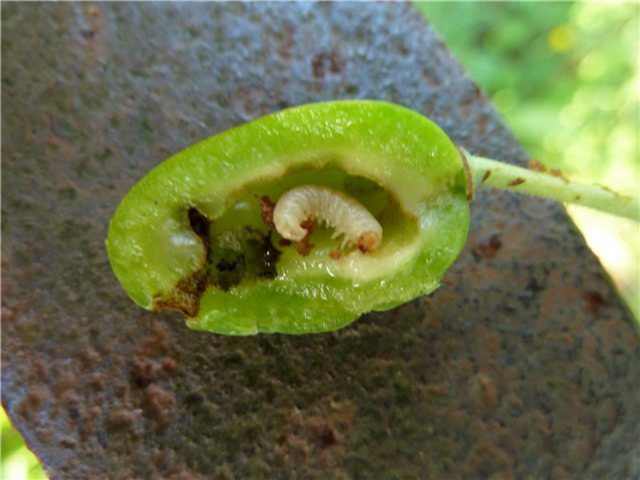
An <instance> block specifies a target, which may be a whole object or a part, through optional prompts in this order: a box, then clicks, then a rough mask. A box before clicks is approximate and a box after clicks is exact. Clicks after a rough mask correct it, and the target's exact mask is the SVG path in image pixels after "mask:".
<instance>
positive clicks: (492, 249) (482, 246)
mask: <svg viewBox="0 0 640 480" xmlns="http://www.w3.org/2000/svg"><path fill="white" fill-rule="evenodd" d="M501 248H502V242H501V241H500V237H499V236H498V235H492V236H491V238H490V239H489V241H488V242H486V243H479V244H478V245H477V246H476V247H475V248H474V249H473V252H474V255H475V256H477V257H478V258H482V259H485V260H492V259H493V258H495V256H496V254H497V253H498V252H499V251H500V249H501Z"/></svg>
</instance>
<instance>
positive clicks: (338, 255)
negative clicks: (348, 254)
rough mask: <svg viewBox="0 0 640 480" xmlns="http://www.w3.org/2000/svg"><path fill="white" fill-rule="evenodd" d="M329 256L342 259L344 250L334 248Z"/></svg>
mask: <svg viewBox="0 0 640 480" xmlns="http://www.w3.org/2000/svg"><path fill="white" fill-rule="evenodd" d="M329 256H330V257H331V258H333V259H334V260H340V259H341V258H342V252H341V251H340V250H337V249H336V250H332V251H331V253H330V254H329Z"/></svg>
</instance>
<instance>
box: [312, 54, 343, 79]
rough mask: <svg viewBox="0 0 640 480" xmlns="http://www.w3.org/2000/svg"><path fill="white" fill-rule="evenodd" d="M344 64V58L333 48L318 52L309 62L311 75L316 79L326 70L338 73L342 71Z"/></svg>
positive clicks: (323, 74)
mask: <svg viewBox="0 0 640 480" xmlns="http://www.w3.org/2000/svg"><path fill="white" fill-rule="evenodd" d="M344 66H345V62H344V60H343V59H342V57H341V56H340V54H339V53H338V52H337V51H335V50H331V51H329V52H323V53H319V54H317V55H316V56H315V57H313V60H312V62H311V67H312V71H313V76H314V78H317V79H321V78H324V76H325V75H326V74H327V73H328V72H330V73H333V74H338V73H340V72H342V69H343V68H344Z"/></svg>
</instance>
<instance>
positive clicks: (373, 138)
mask: <svg viewBox="0 0 640 480" xmlns="http://www.w3.org/2000/svg"><path fill="white" fill-rule="evenodd" d="M308 186H311V187H314V188H312V189H311V190H308V189H307V190H305V188H304V187H308ZM291 192H297V193H296V195H302V194H304V195H312V196H313V195H316V197H313V198H311V197H309V198H307V200H309V199H310V200H309V201H310V204H309V205H307V207H310V208H312V210H311V211H302V213H301V212H298V213H295V211H294V210H295V208H294V207H295V206H296V205H297V206H298V207H300V206H301V205H302V203H300V201H295V202H293V203H292V204H290V205H288V206H287V205H286V203H285V207H286V208H285V209H284V210H282V212H284V218H285V220H287V221H292V222H294V223H292V224H290V225H289V227H286V228H285V227H282V225H281V224H280V222H281V220H282V218H280V213H282V212H280V211H279V206H280V205H279V204H280V202H281V200H282V199H283V198H287V197H286V196H287V195H292V194H291ZM298 200H300V199H299V198H298ZM305 208H306V207H305ZM308 217H314V218H312V219H311V220H309V218H308ZM301 220H305V222H306V223H304V226H301ZM468 222H469V210H468V202H467V200H466V197H465V176H464V172H463V168H462V162H461V160H460V157H459V154H458V151H457V150H456V148H455V147H454V146H453V144H452V143H451V142H450V141H449V139H448V138H447V137H446V136H445V135H444V133H442V131H441V130H440V129H439V128H438V127H437V126H436V125H434V124H433V123H432V122H430V121H429V120H428V119H426V118H424V117H422V116H421V115H419V114H417V113H415V112H412V111H410V110H408V109H406V108H403V107H400V106H396V105H391V104H388V103H384V102H376V101H348V102H330V103H322V104H313V105H306V106H301V107H297V108H292V109H289V110H285V111H283V112H280V113H277V114H274V115H270V116H267V117H263V118H261V119H259V120H257V121H255V122H252V123H249V124H247V125H244V126H241V127H238V128H235V129H233V130H230V131H227V132H223V133H221V134H219V135H216V136H214V137H212V138H210V139H208V140H205V141H203V142H201V143H199V144H197V145H194V146H193V147H191V148H189V149H187V150H185V151H184V152H182V153H179V154H178V155H176V156H174V157H172V158H171V159H169V160H167V161H166V162H164V163H162V164H160V165H159V166H158V167H157V168H156V169H154V170H153V171H152V172H150V173H149V174H148V175H147V176H146V177H145V178H143V179H142V180H141V181H140V182H139V183H138V184H137V185H136V186H135V187H134V188H133V189H132V190H131V191H130V192H129V193H128V194H127V196H126V197H125V198H124V199H123V201H122V203H121V204H120V206H119V207H118V209H117V211H116V213H115V215H114V217H113V219H112V221H111V224H110V228H109V235H108V238H107V248H108V251H109V258H110V261H111V265H112V267H113V269H114V272H115V273H116V276H117V277H118V279H119V280H120V282H121V283H122V285H123V287H124V288H125V290H126V291H127V292H128V293H129V295H130V296H131V297H132V298H133V299H134V300H135V301H136V302H137V303H139V304H140V305H142V306H144V307H146V308H150V309H159V308H174V309H177V310H180V311H182V312H184V313H185V314H186V315H187V316H188V320H187V324H188V325H189V326H190V327H192V328H196V329H201V330H208V331H212V332H218V333H225V334H236V335H245V334H252V333H256V332H259V331H262V332H286V333H307V332H321V331H328V330H333V329H336V328H340V327H342V326H344V325H347V324H349V323H350V322H352V321H353V320H355V319H356V318H357V317H358V316H359V315H361V314H362V313H364V312H368V311H371V310H381V309H387V308H391V307H393V306H394V305H398V304H400V303H403V302H406V301H408V300H411V299H412V298H415V297H416V296H418V295H421V294H425V293H429V292H431V291H432V290H433V289H434V288H436V287H437V285H438V283H439V281H440V279H441V278H442V276H443V275H444V273H445V272H446V270H447V269H448V267H449V266H450V265H451V263H452V262H453V261H454V259H455V258H456V256H457V255H458V253H459V251H460V250H461V248H462V246H463V245H464V242H465V239H466V233H467V229H468ZM316 224H317V228H312V227H316ZM296 227H297V228H298V229H301V231H298V232H297V234H296V233H295V232H294V231H295V230H296ZM288 230H289V231H288ZM310 231H313V232H312V233H311V234H310ZM383 232H384V236H383ZM334 233H339V234H340V235H341V236H342V238H332V237H334ZM301 235H302V237H301ZM343 241H345V244H348V246H345V247H344V248H343V247H342V243H343ZM301 253H302V254H301Z"/></svg>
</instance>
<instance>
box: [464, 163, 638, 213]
mask: <svg viewBox="0 0 640 480" xmlns="http://www.w3.org/2000/svg"><path fill="white" fill-rule="evenodd" d="M464 154H466V157H467V161H468V162H469V167H470V170H471V178H472V179H473V186H474V190H478V189H480V188H487V187H493V188H499V189H502V190H512V191H515V192H520V193H525V194H528V195H535V196H537V197H543V198H549V199H552V200H557V201H559V202H564V203H574V204H576V205H583V206H585V207H589V208H593V209H596V210H600V211H603V212H607V213H611V214H613V215H617V216H619V217H625V218H630V219H631V220H635V221H636V222H640V203H639V201H638V200H639V198H638V197H637V196H636V197H631V196H627V195H621V194H619V193H616V192H614V191H612V190H609V189H608V188H606V187H602V186H599V185H585V184H582V183H577V182H573V181H571V180H568V179H566V178H565V177H563V176H562V175H560V174H558V173H554V172H547V171H546V170H545V171H538V170H531V169H528V168H523V167H517V166H515V165H511V164H508V163H503V162H498V161H496V160H491V159H489V158H484V157H480V156H477V155H472V154H470V153H469V152H467V151H464Z"/></svg>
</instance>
